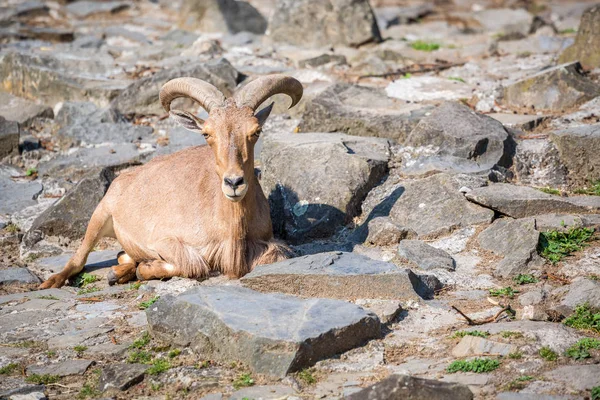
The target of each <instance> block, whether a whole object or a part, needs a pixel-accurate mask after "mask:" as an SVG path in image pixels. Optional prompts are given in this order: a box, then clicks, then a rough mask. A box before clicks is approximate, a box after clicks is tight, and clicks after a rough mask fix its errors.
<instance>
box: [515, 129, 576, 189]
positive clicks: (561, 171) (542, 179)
mask: <svg viewBox="0 0 600 400" xmlns="http://www.w3.org/2000/svg"><path fill="white" fill-rule="evenodd" d="M516 143H517V145H516V149H515V155H514V157H513V170H514V172H515V176H516V178H517V179H518V182H521V183H522V184H524V185H531V186H538V187H563V186H565V185H566V184H567V174H568V171H567V168H566V167H565V165H564V163H563V161H562V160H561V156H560V154H559V152H558V149H557V148H556V145H555V144H554V143H552V142H551V141H550V140H548V138H538V139H532V138H524V139H522V140H521V139H518V138H517V139H516Z"/></svg>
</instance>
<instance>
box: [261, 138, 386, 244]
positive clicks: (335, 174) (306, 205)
mask: <svg viewBox="0 0 600 400" xmlns="http://www.w3.org/2000/svg"><path fill="white" fill-rule="evenodd" d="M388 158H389V143H388V141H387V140H384V139H375V138H359V137H354V136H348V135H342V134H320V133H311V134H308V133H307V134H302V135H292V134H273V135H267V136H266V137H265V138H264V142H263V149H262V153H261V160H262V164H263V167H262V178H261V186H262V189H263V192H264V193H265V195H266V196H267V197H268V198H269V203H270V205H271V219H272V221H273V222H274V226H273V230H274V232H275V234H276V235H278V236H280V237H284V238H286V239H287V240H291V241H295V242H300V241H306V240H308V239H310V238H318V237H327V236H329V235H331V234H333V233H334V232H335V230H336V229H337V228H338V227H339V226H341V225H343V224H346V223H348V222H350V221H351V220H352V218H354V217H356V216H358V215H359V214H360V213H361V202H362V200H363V199H364V197H365V196H366V194H367V193H368V191H369V190H371V189H372V188H373V187H374V186H375V185H377V184H378V183H379V181H380V180H381V178H383V176H384V175H385V173H386V172H387V162H388ZM307 165H310V166H311V168H309V169H307V168H306V166H307Z"/></svg>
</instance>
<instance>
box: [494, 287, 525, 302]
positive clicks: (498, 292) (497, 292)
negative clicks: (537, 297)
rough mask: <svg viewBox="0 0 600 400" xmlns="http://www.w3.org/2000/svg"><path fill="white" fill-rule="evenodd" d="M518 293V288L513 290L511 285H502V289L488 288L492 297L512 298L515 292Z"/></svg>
mask: <svg viewBox="0 0 600 400" xmlns="http://www.w3.org/2000/svg"><path fill="white" fill-rule="evenodd" d="M516 293H519V291H518V290H514V289H513V288H512V287H510V286H508V287H504V288H502V289H490V296H493V297H508V298H509V299H512V298H513V297H515V294H516Z"/></svg>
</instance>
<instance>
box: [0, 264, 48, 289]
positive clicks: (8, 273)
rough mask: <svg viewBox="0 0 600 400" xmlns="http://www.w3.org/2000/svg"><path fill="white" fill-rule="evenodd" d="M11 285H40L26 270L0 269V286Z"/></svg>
mask: <svg viewBox="0 0 600 400" xmlns="http://www.w3.org/2000/svg"><path fill="white" fill-rule="evenodd" d="M11 283H40V280H39V278H38V277H37V276H35V275H33V274H32V273H31V272H30V271H29V270H28V269H26V268H7V269H0V286H2V285H7V284H11Z"/></svg>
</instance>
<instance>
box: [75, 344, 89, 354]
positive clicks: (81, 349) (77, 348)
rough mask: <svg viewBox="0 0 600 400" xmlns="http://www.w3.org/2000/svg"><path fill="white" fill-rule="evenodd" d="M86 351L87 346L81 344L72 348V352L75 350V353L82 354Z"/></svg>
mask: <svg viewBox="0 0 600 400" xmlns="http://www.w3.org/2000/svg"><path fill="white" fill-rule="evenodd" d="M87 349H88V348H87V346H84V345H81V344H78V345H77V346H75V347H73V350H75V351H76V352H77V353H83V352H84V351H86V350H87Z"/></svg>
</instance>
